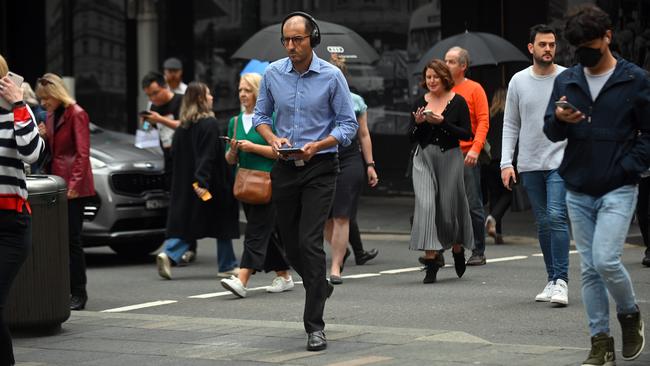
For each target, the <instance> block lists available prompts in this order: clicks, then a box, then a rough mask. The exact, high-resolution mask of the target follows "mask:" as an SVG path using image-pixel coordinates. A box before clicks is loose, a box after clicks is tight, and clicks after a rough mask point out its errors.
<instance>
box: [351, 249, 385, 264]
mask: <svg viewBox="0 0 650 366" xmlns="http://www.w3.org/2000/svg"><path fill="white" fill-rule="evenodd" d="M377 254H379V250H377V249H375V248H372V249H370V250H369V251H365V250H364V251H363V254H361V255H360V256H358V257H354V261H355V262H356V263H357V266H362V265H364V264H366V262H367V261H369V260H371V259H374V258H375V257H376V256H377Z"/></svg>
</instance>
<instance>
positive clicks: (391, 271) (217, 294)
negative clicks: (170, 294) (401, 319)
mask: <svg viewBox="0 0 650 366" xmlns="http://www.w3.org/2000/svg"><path fill="white" fill-rule="evenodd" d="M526 258H528V256H525V255H516V256H511V257H501V258H492V259H488V260H487V262H488V263H496V262H507V261H516V260H523V259H526ZM445 267H453V265H451V264H447V265H445ZM421 270H422V267H408V268H397V269H389V270H385V271H380V272H378V273H359V274H353V275H347V276H341V278H369V277H379V276H381V275H390V274H401V273H408V272H418V271H421ZM294 283H295V284H300V283H302V281H295V282H294ZM265 288H266V286H264V287H257V288H254V289H252V290H251V289H249V291H255V290H260V289H265ZM229 294H232V293H231V292H230V291H225V292H213V293H208V294H201V295H194V296H188V298H190V299H210V298H213V297H220V296H225V295H229Z"/></svg>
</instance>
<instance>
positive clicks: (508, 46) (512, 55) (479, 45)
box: [413, 32, 530, 73]
mask: <svg viewBox="0 0 650 366" xmlns="http://www.w3.org/2000/svg"><path fill="white" fill-rule="evenodd" d="M454 46H458V47H462V48H464V49H466V50H467V52H469V59H470V66H482V65H498V64H502V63H504V62H530V57H526V55H524V54H523V53H522V52H521V51H519V49H517V47H515V46H514V45H513V44H512V43H510V42H508V41H506V40H505V39H503V38H501V37H499V36H497V35H496V34H492V33H482V32H465V33H460V34H456V35H455V36H451V37H449V38H445V39H443V40H441V41H439V42H438V43H436V45H435V46H433V47H431V48H430V49H429V50H428V51H427V52H426V53H425V54H424V56H422V59H420V62H418V64H417V66H416V68H415V69H414V70H413V72H414V73H420V72H422V69H424V66H426V64H427V63H429V61H431V60H433V59H434V58H438V59H441V60H442V59H444V58H445V54H446V53H447V51H448V50H449V49H450V48H452V47H454Z"/></svg>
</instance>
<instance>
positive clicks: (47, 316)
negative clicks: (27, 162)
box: [5, 175, 70, 331]
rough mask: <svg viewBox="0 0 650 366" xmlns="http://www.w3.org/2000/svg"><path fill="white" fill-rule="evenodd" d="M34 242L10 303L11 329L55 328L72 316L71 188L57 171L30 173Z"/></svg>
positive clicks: (18, 277)
mask: <svg viewBox="0 0 650 366" xmlns="http://www.w3.org/2000/svg"><path fill="white" fill-rule="evenodd" d="M27 190H28V191H29V198H28V201H29V204H30V206H31V208H32V247H31V250H30V253H29V256H28V257H27V260H26V261H25V263H23V266H22V267H21V268H20V272H18V276H17V277H16V279H15V281H14V283H13V286H12V288H11V291H10V293H9V298H8V301H7V307H6V308H5V321H6V323H7V325H8V326H9V327H10V328H12V329H30V330H37V331H41V330H42V331H52V330H57V329H60V327H61V323H63V322H64V321H66V320H67V319H68V318H69V317H70V267H69V265H68V262H69V257H70V254H69V249H68V246H69V243H68V204H67V202H68V201H67V187H66V183H65V181H64V180H63V179H62V178H61V177H57V176H54V175H31V176H27Z"/></svg>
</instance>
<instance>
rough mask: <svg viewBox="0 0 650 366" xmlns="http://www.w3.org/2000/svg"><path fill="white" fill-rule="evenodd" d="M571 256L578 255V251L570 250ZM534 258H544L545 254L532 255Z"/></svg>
mask: <svg viewBox="0 0 650 366" xmlns="http://www.w3.org/2000/svg"><path fill="white" fill-rule="evenodd" d="M569 254H578V251H577V250H569ZM532 256H533V257H543V256H544V253H535V254H532Z"/></svg>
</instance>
